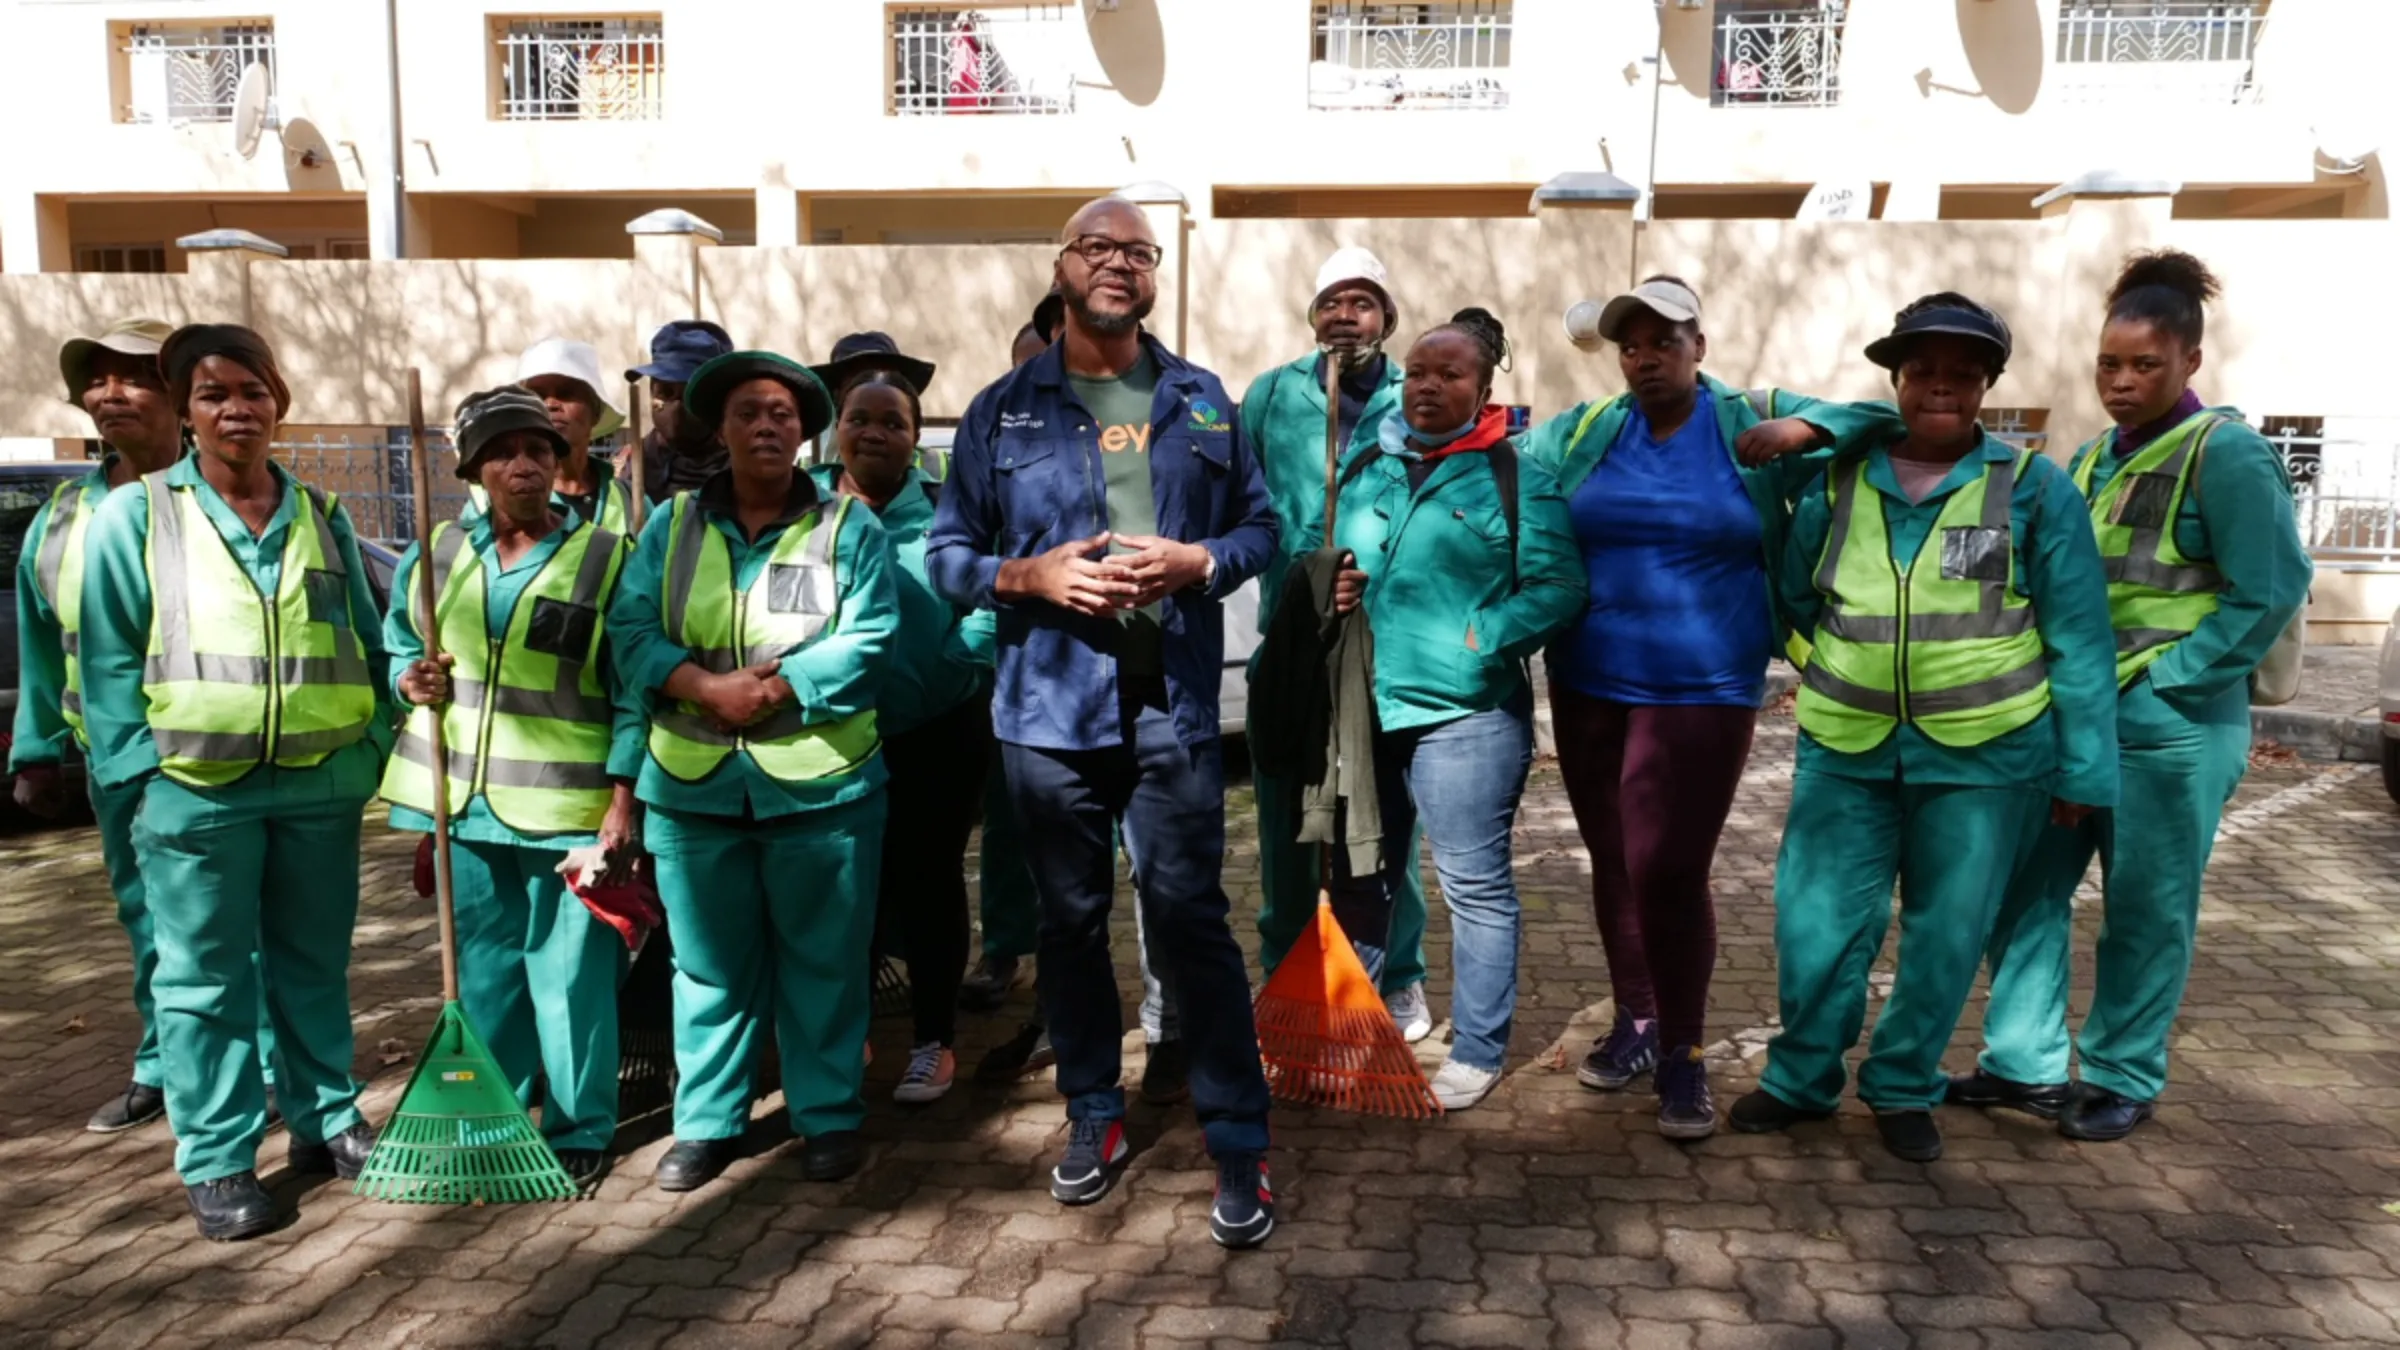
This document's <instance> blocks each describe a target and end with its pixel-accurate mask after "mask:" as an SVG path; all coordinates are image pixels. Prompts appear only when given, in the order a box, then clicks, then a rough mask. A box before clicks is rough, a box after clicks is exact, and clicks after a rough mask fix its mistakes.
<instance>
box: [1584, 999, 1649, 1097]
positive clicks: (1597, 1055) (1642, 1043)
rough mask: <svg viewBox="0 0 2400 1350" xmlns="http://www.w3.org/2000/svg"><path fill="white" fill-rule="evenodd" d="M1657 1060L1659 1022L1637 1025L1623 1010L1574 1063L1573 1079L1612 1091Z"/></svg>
mask: <svg viewBox="0 0 2400 1350" xmlns="http://www.w3.org/2000/svg"><path fill="white" fill-rule="evenodd" d="M1657 1062H1658V1023H1656V1022H1652V1023H1651V1024H1650V1025H1649V1026H1647V1027H1636V1026H1635V1025H1634V1021H1633V1019H1632V1018H1630V1017H1627V1016H1626V1015H1625V1014H1624V1013H1623V1012H1622V1011H1620V1012H1618V1014H1617V1025H1616V1027H1615V1028H1614V1029H1613V1030H1611V1031H1610V1032H1609V1033H1608V1037H1607V1039H1605V1040H1602V1041H1599V1042H1596V1043H1595V1044H1594V1045H1593V1046H1592V1053H1590V1054H1588V1055H1585V1056H1584V1057H1583V1063H1582V1064H1580V1065H1577V1066H1576V1069H1575V1081H1576V1082H1578V1083H1581V1084H1583V1085H1584V1086H1585V1087H1588V1088H1592V1089H1594V1090H1596V1091H1600V1092H1615V1091H1618V1090H1619V1089H1621V1088H1623V1087H1624V1086H1625V1085H1626V1084H1627V1083H1630V1082H1632V1081H1633V1080H1634V1079H1636V1078H1639V1077H1641V1076H1642V1074H1644V1073H1646V1072H1648V1071H1649V1068H1650V1066H1651V1065H1653V1064H1656V1063H1657Z"/></svg>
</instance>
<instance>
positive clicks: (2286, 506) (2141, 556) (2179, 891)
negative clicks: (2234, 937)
mask: <svg viewBox="0 0 2400 1350" xmlns="http://www.w3.org/2000/svg"><path fill="white" fill-rule="evenodd" d="M2216 295H2217V279H2216V277H2215V276H2213V275H2211V274H2210V272H2209V270H2208V267H2207V265H2206V264H2204V263H2202V262H2201V261H2200V260H2199V259H2198V258H2195V257H2193V256H2192V255H2190V254H2188V253H2181V252H2177V251H2175V250H2172V249H2168V250H2162V251H2159V252H2156V253H2145V254H2138V255H2136V256H2134V257H2133V258H2131V259H2128V260H2127V262H2126V264H2125V267H2124V269H2123V270H2122V271H2121V272H2119V273H2118V275H2117V281H2116V284H2115V285H2114V286H2112V287H2110V289H2109V292H2108V318H2107V320H2106V322H2105V323H2103V325H2102V326H2101V329H2100V355H2099V361H2098V364H2097V366H2096V368H2095V371H2094V375H2095V380H2096V382H2097V384H2098V387H2099V393H2100V401H2101V403H2102V404H2103V405H2105V406H2106V407H2107V409H2108V415H2109V417H2110V419H2111V420H2112V421H2114V422H2115V423H2116V425H2115V426H2114V427H2113V428H2111V429H2110V430H2108V431H2106V432H2103V433H2102V434H2101V435H2100V436H2099V437H2097V438H2096V439H2094V440H2093V441H2092V442H2091V443H2090V444H2088V445H2085V446H2084V447H2083V448H2082V449H2080V450H2078V451H2077V452H2076V454H2075V460H2074V464H2073V468H2072V470H2071V472H2072V475H2073V478H2074V480H2075V485H2076V487H2077V488H2079V489H2080V490H2081V491H2082V494H2083V495H2084V497H2085V498H2087V499H2088V502H2089V509H2090V512H2091V521H2092V528H2093V530H2094V532H2095V533H2096V534H2097V536H2098V539H2099V545H2100V553H2101V558H2102V562H2103V565H2104V566H2105V568H2106V571H2107V574H2108V605H2109V617H2110V620H2111V622H2112V624H2113V625H2114V627H2115V629H2116V647H2117V684H2118V687H2119V694H2118V700H2117V739H2118V745H2119V755H2120V763H2121V766H2122V770H2123V775H2124V791H2123V795H2122V798H2121V800H2120V804H2119V805H2118V806H2117V807H2116V808H2115V809H2114V810H2103V811H2097V812H2094V813H2093V814H2091V815H2090V816H2089V817H2086V818H2084V819H2083V820H2080V821H2075V822H2065V821H2062V822H2060V823H2058V824H2056V825H2054V826H2053V827H2052V828H2050V829H2049V830H2047V831H2045V832H2044V833H2043V835H2042V837H2041V840H2040V842H2039V844H2038V845H2037V847H2036V851H2035V853H2034V855H2033V857H2032V858H2031V859H2030V860H2029V861H2028V862H2027V863H2026V864H2025V866H2024V867H2023V868H2021V869H2020V870H2019V872H2018V874H2017V877H2016V879H2015V880H2014V881H2013V882H2012V883H2011V885H2010V888H2009V894H2008V898H2007V900H2006V902H2005V903H2004V904H2003V905H2002V907H2001V910H2000V916H1999V921H1998V923H1997V924H1996V925H1995V927H1994V928H1993V931H1992V937H1991V945H1990V959H1991V966H1992V993H1991V1007H1990V1010H1989V1011H1988V1012H1987V1013H1986V1014H1985V1015H1984V1023H1983V1025H1984V1039H1985V1048H1984V1052H1983V1056H1982V1059H1981V1061H1980V1063H1979V1064H1978V1066H1977V1068H1976V1071H1975V1072H1973V1073H1971V1074H1965V1075H1962V1076H1960V1077H1958V1078H1955V1079H1953V1080H1951V1084H1950V1093H1949V1100H1951V1101H1952V1102H1955V1103H1958V1104H1960V1105H1966V1106H2007V1107H2013V1108H2015V1109H2017V1110H2022V1111H2029V1112H2031V1113H2033V1114H2035V1115H2038V1116H2043V1117H2055V1118H2056V1119H2057V1120H2058V1128H2059V1133H2061V1134H2064V1135H2066V1136H2067V1137H2068V1138H2071V1139H2091V1140H2108V1139H2122V1138H2124V1137H2125V1136H2126V1135H2127V1134H2130V1133H2132V1132H2133V1130H2134V1128H2135V1127H2136V1126H2138V1125H2140V1124H2141V1123H2142V1122H2143V1121H2145V1120H2147V1119H2149V1118H2150V1115H2151V1112H2152V1110H2153V1107H2154V1104H2155V1102H2156V1100H2157V1098H2158V1094H2159V1092H2160V1091H2161V1090H2162V1089H2163V1088H2164V1087H2165V1086H2166V1077H2167V1034H2168V1031H2169V1030H2170V1029H2171V1028H2172V1027H2173V1025H2174V1021H2175V1013H2176V1010H2177V1008H2178V1007H2179V1006H2180V1005H2181V1003H2182V1001H2183V986H2184V979H2185V976H2186V975H2187V974H2188V973H2189V972H2190V969H2191V963H2192V945H2193V937H2194V929H2195V927H2196V925H2197V924H2198V921H2199V912H2200V886H2201V878H2202V874H2203V873H2204V872H2205V871H2206V870H2207V868H2208V854H2209V846H2210V845H2211V844H2212V843H2213V842H2214V841H2215V838H2216V830H2217V817H2218V816H2219V815H2220V814H2222V813H2223V811H2224V809H2225V803H2226V802H2227V800H2229V799H2230V798H2231V797H2232V796H2233V790H2234V788H2235V787H2236V786H2237V785H2238V784H2239V783H2240V782H2241V780H2242V772H2243V770H2244V769H2245V768H2246V767H2247V766H2248V763H2249V749H2250V706H2249V702H2250V700H2249V686H2250V674H2251V672H2252V671H2253V670H2254V669H2256V668H2257V666H2258V664H2259V662H2260V660H2261V659H2262V658H2264V657H2265V656H2266V654H2267V652H2268V649H2269V648H2271V647H2272V646H2273V645H2274V643H2275V640H2276V638H2277V637H2278V636H2280V635H2281V634H2282V633H2283V631H2284V629H2285V628H2286V627H2288V626H2289V625H2290V624H2291V622H2292V621H2293V618H2294V616H2296V615H2297V614H2298V613H2299V612H2300V609H2301V607H2302V606H2303V605H2304V604H2306V603H2307V600H2308V583H2309V578H2310V575H2311V567H2310V564H2309V560H2308V550H2307V548H2306V546H2305V545H2304V544H2303V543H2302V541H2301V538H2300V532H2299V528H2298V526H2297V523H2296V522H2295V520H2294V517H2293V511H2292V491H2291V483H2290V480H2289V478H2288V477H2287V476H2286V474H2285V471H2284V467H2283V461H2282V460H2281V459H2280V458H2279V457H2278V456H2277V455H2276V453H2275V451H2274V449H2273V448H2272V447H2271V446H2269V445H2268V444H2267V442H2266V441H2265V440H2264V439H2263V438H2261V437H2260V436H2259V434H2258V433H2257V432H2255V431H2253V430H2251V429H2250V427H2249V425H2248V424H2247V423H2246V422H2244V421H2243V420H2242V414H2241V413H2240V412H2239V411H2238V410H2236V409H2233V408H2229V407H2218V408H2211V407H2206V406H2204V405H2203V404H2202V403H2201V400H2200V396H2199V394H2198V393H2196V392H2195V391H2194V390H2193V389H2192V377H2193V376H2194V375H2196V374H2198V373H2199V370H2200V365H2201V348H2200V341H2201V336H2202V332H2203V323H2204V312H2205V309H2206V306H2207V303H2208V302H2209V301H2210V300H2213V299H2215V298H2216ZM2095 853H2097V854H2098V855H2099V857H2100V869H2101V877H2102V883H2103V887H2104V891H2105V896H2106V899H2105V911H2104V913H2105V917H2104V918H2103V920H2102V923H2101V937H2100V945H2099V952H2098V957H2099V963H2098V965H2099V968H2098V974H2097V976H2096V978H2095V980H2094V983H2093V989H2092V1007H2091V1012H2090V1013H2089V1015H2087V1016H2086V1017H2085V1019H2084V1024H2083V1034H2082V1036H2081V1038H2080V1040H2079V1042H2078V1043H2076V1044H2075V1045H2074V1046H2073V1049H2074V1050H2076V1051H2078V1052H2080V1054H2081V1057H2082V1061H2083V1076H2082V1081H2081V1082H2080V1083H2079V1084H2070V1083H2069V1081H2068V1077H2067V1068H2068V1059H2069V1049H2070V1046H2069V1040H2068V1035H2067V966H2068V949H2069V946H2070V943H2071V940H2072V932H2071V930H2072V922H2073V913H2072V900H2073V896H2074V894H2075V888H2076V887H2077V886H2078V885H2079V884H2081V882H2082V880H2083V874H2084V871H2085V869H2086V868H2087V867H2089V866H2090V864H2091V860H2092V855H2093V854H2095Z"/></svg>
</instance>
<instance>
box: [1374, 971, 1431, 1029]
mask: <svg viewBox="0 0 2400 1350" xmlns="http://www.w3.org/2000/svg"><path fill="white" fill-rule="evenodd" d="M1383 1006H1384V1007H1385V1009H1387V1010H1388V1011H1390V1013H1391V1014H1392V1022H1393V1023H1394V1024H1395V1025H1397V1026H1398V1027H1399V1028H1400V1038H1401V1039H1402V1040H1404V1041H1407V1042H1408V1043H1409V1044H1410V1045H1415V1044H1416V1043H1417V1042H1419V1041H1421V1040H1424V1039H1425V1038H1426V1037H1428V1036H1430V1035H1432V1034H1433V1008H1432V1006H1431V1005H1429V1004H1428V1003H1426V1001H1425V982H1424V981H1423V980H1419V981H1417V982H1416V983H1415V984H1412V985H1410V986H1409V987H1407V988H1406V989H1403V990H1400V991H1399V992H1398V993H1395V994H1391V995H1389V996H1387V997H1386V998H1385V999H1384V1000H1383Z"/></svg>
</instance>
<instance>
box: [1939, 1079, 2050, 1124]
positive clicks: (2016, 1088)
mask: <svg viewBox="0 0 2400 1350" xmlns="http://www.w3.org/2000/svg"><path fill="white" fill-rule="evenodd" d="M1942 1100H1943V1101H1946V1102H1948V1103H1950V1104H1951V1105H1952V1106H1975V1107H1992V1106H2005V1107H2007V1108H2008V1109H2009V1110H2011V1111H2023V1112H2024V1113H2026V1114H2027V1115H2032V1116H2040V1117H2041V1118H2042V1119H2044V1120H2056V1119H2058V1113H2059V1112H2060V1111H2061V1110H2063V1109H2064V1108H2065V1107H2066V1104H2067V1084H2065V1083H2020V1082H2018V1081H2017V1080H2015V1079H2014V1078H2002V1077H2001V1076H2000V1075H1998V1074H1996V1073H1987V1072H1985V1071H1984V1070H1982V1069H1977V1070H1976V1071H1975V1072H1973V1073H1961V1074H1953V1075H1951V1078H1950V1089H1949V1091H1947V1092H1945V1093H1944V1094H1943V1095H1942Z"/></svg>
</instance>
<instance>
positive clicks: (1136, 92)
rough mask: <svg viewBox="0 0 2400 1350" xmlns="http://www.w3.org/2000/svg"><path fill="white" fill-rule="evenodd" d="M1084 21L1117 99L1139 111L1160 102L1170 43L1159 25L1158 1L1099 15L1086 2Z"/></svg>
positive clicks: (1130, 3) (1135, 0)
mask: <svg viewBox="0 0 2400 1350" xmlns="http://www.w3.org/2000/svg"><path fill="white" fill-rule="evenodd" d="M1084 21H1085V23H1086V25H1087V26H1088V27H1089V29H1090V31H1091V35H1092V54H1093V55H1095V56H1097V57H1099V58H1100V69H1101V71H1102V72H1103V73H1105V74H1106V75H1107V76H1108V80H1109V84H1110V85H1111V86H1112V87H1114V88H1115V89H1116V91H1117V97H1119V98H1122V99H1124V100H1125V101H1126V102H1127V103H1130V104H1132V105H1133V106H1135V107H1137V108H1146V107H1149V106H1150V105H1151V104H1152V103H1155V102H1157V101H1158V91H1159V89H1160V87H1161V86H1163V85H1165V84H1166V82H1167V39H1166V34H1165V32H1164V30H1163V29H1162V28H1161V27H1160V25H1159V21H1158V0H1123V4H1122V6H1121V7H1120V8H1118V9H1116V10H1114V11H1111V12H1108V13H1099V12H1096V11H1094V10H1093V8H1092V0H1084Z"/></svg>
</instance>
